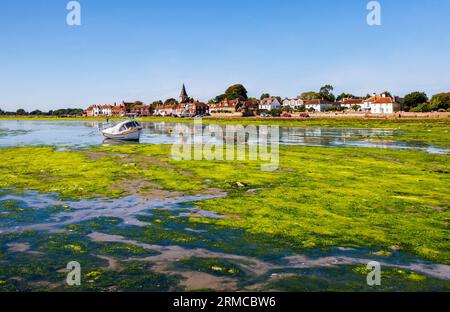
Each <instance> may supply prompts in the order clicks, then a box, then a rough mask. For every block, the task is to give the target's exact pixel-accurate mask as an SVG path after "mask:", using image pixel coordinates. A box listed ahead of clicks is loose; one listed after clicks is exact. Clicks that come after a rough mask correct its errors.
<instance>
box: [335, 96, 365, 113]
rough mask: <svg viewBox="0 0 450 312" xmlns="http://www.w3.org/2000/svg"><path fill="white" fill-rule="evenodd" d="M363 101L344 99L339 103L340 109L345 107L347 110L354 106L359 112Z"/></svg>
mask: <svg viewBox="0 0 450 312" xmlns="http://www.w3.org/2000/svg"><path fill="white" fill-rule="evenodd" d="M363 102H364V99H348V98H345V99H343V100H342V101H341V102H340V106H341V107H345V108H347V109H352V108H353V107H355V105H357V106H359V109H358V110H361V109H362V107H363V105H364V104H363Z"/></svg>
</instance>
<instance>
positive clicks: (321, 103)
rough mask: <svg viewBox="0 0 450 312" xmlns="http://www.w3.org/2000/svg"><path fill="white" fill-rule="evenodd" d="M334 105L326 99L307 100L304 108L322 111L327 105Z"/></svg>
mask: <svg viewBox="0 0 450 312" xmlns="http://www.w3.org/2000/svg"><path fill="white" fill-rule="evenodd" d="M333 105H335V104H334V103H331V102H329V101H327V100H308V101H305V109H306V110H314V111H316V112H323V111H325V109H327V108H328V107H331V106H333Z"/></svg>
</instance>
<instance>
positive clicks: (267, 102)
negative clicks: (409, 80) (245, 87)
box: [259, 97, 281, 111]
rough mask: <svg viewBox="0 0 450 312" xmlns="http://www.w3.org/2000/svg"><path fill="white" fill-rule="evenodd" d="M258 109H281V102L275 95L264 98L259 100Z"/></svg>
mask: <svg viewBox="0 0 450 312" xmlns="http://www.w3.org/2000/svg"><path fill="white" fill-rule="evenodd" d="M259 109H260V110H267V111H271V110H273V109H281V103H280V102H279V101H278V99H277V98H276V97H270V98H265V99H263V100H261V101H260V102H259Z"/></svg>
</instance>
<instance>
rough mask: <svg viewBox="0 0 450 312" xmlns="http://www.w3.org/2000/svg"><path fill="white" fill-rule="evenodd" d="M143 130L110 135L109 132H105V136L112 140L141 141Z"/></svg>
mask: <svg viewBox="0 0 450 312" xmlns="http://www.w3.org/2000/svg"><path fill="white" fill-rule="evenodd" d="M141 131H142V130H136V131H128V132H123V133H108V132H107V131H103V132H102V133H103V136H104V137H105V138H107V139H111V140H121V141H139V138H140V137H141Z"/></svg>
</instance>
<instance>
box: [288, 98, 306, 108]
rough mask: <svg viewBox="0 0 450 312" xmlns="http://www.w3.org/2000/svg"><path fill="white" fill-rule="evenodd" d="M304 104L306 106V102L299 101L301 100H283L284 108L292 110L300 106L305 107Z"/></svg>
mask: <svg viewBox="0 0 450 312" xmlns="http://www.w3.org/2000/svg"><path fill="white" fill-rule="evenodd" d="M304 104H305V100H303V99H299V98H295V99H288V98H285V99H284V100H283V107H286V108H291V109H297V108H299V107H300V106H303V105H304Z"/></svg>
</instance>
